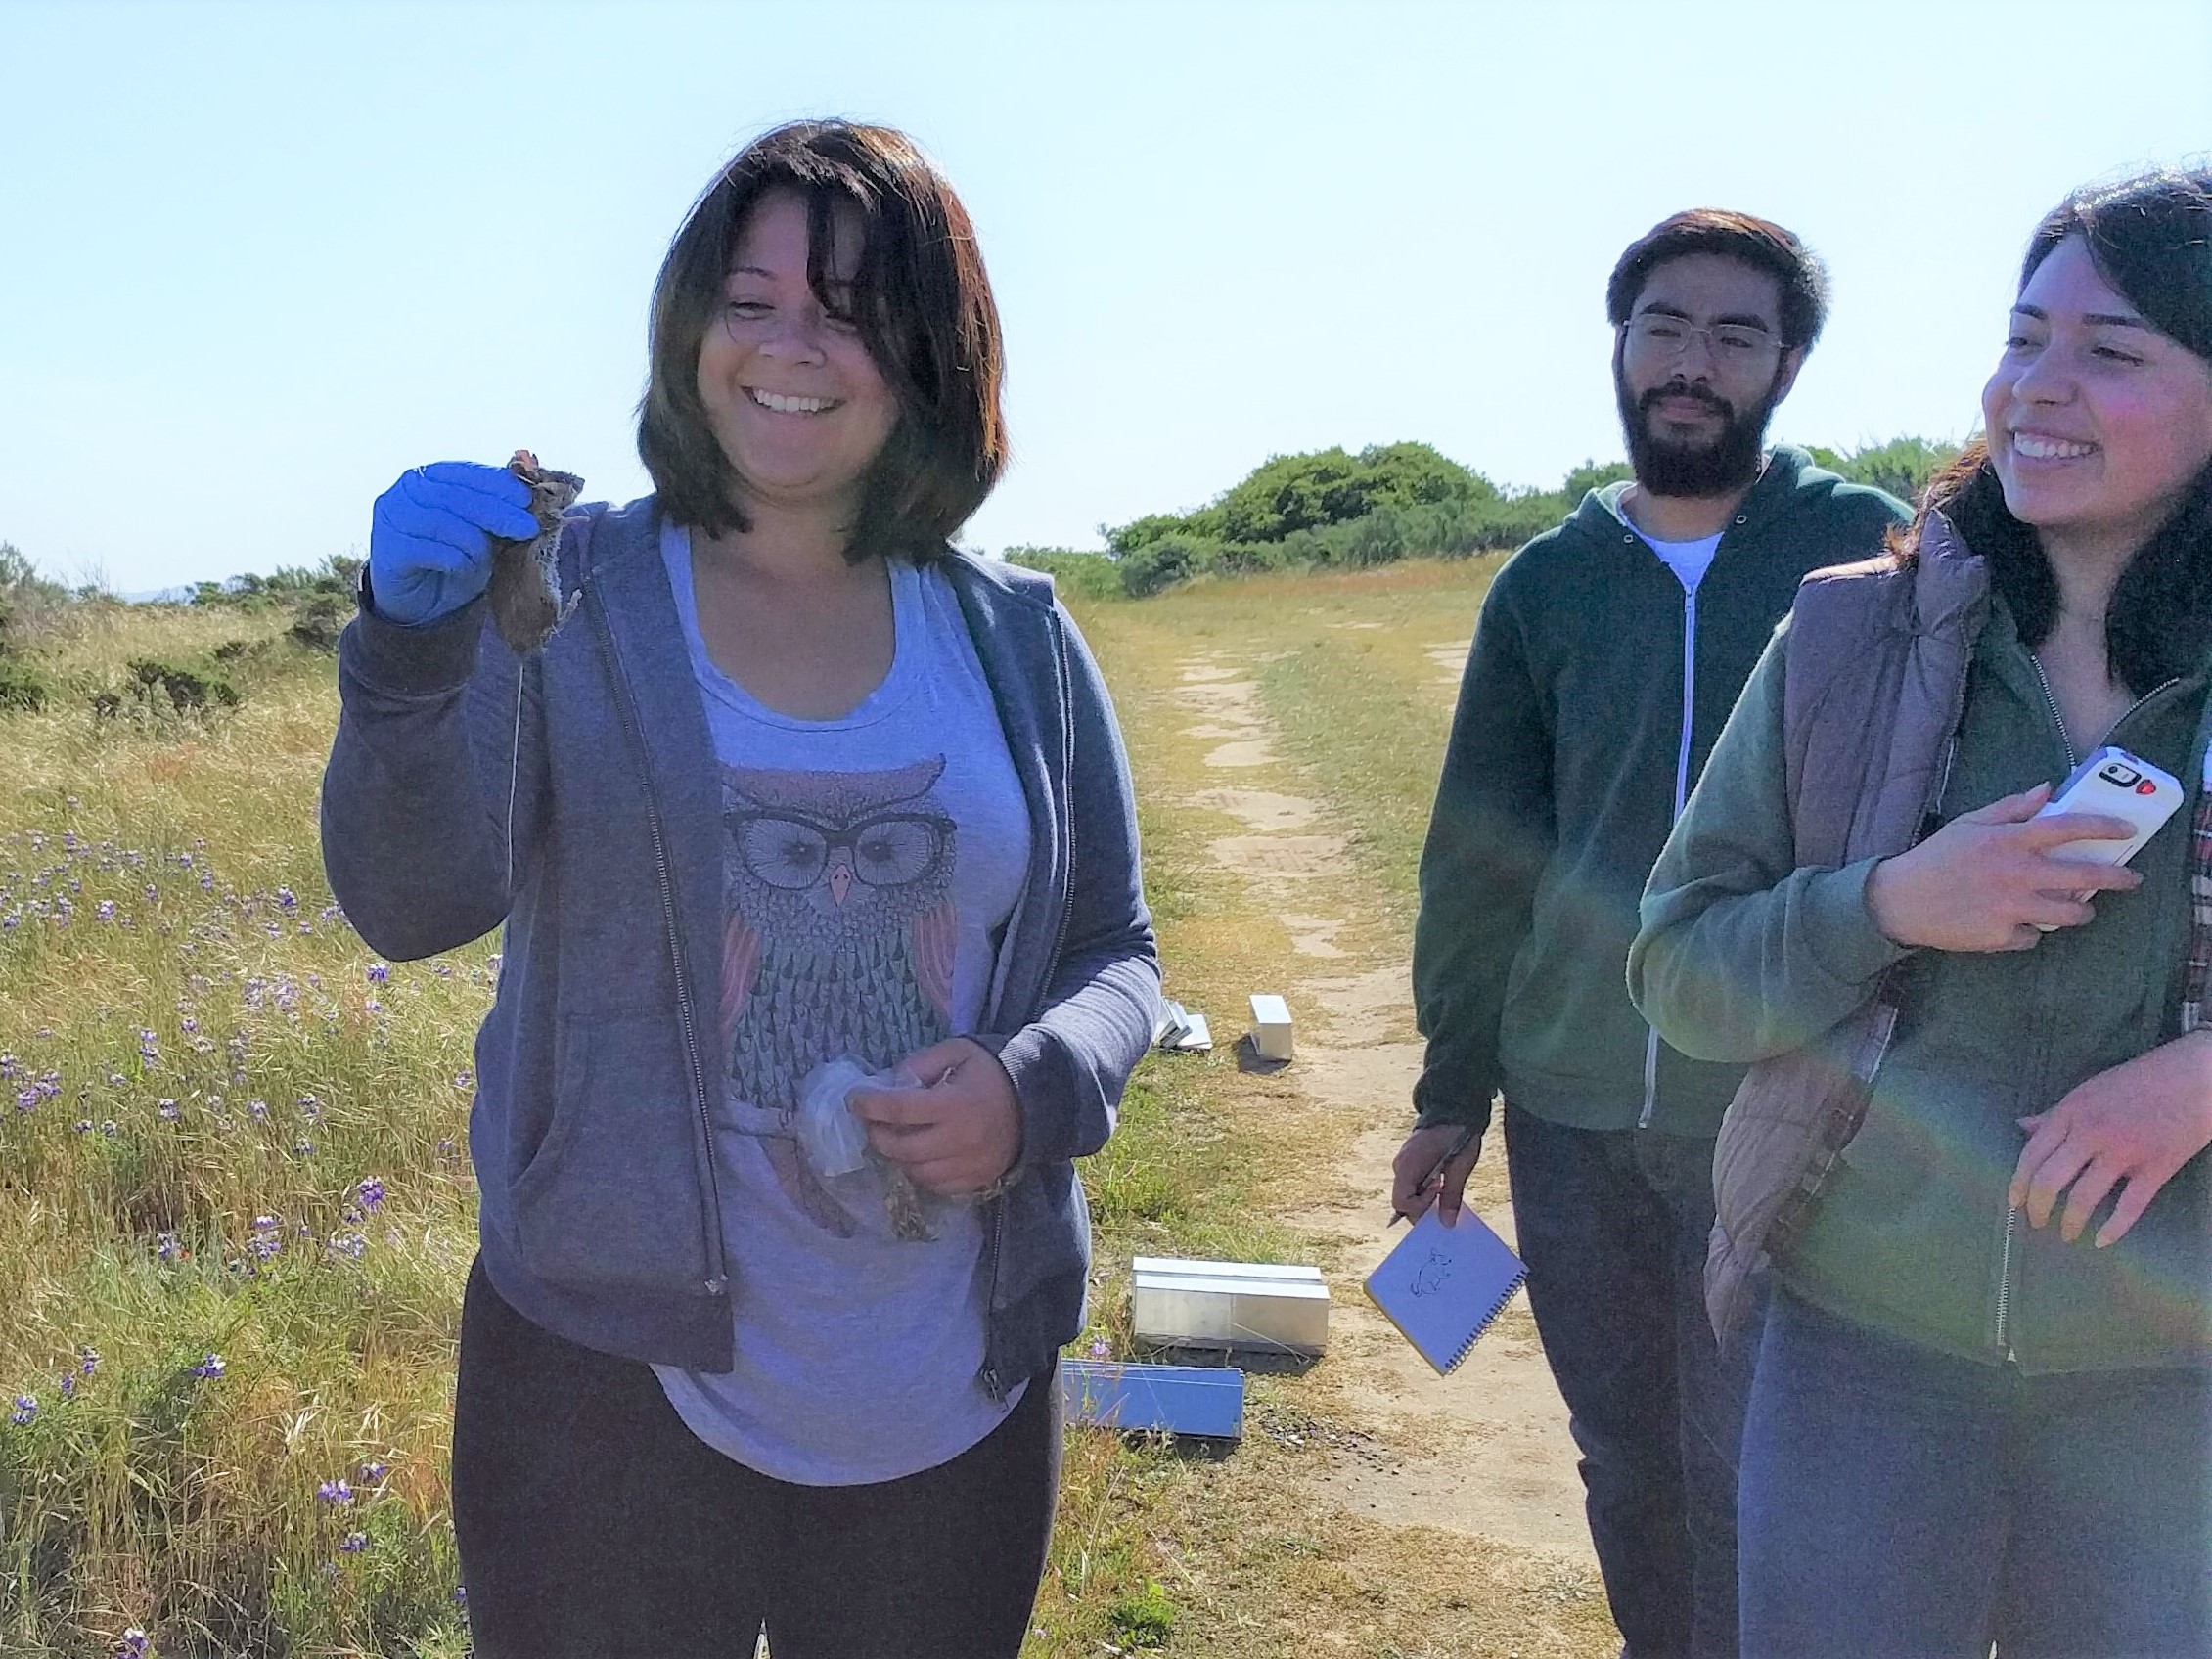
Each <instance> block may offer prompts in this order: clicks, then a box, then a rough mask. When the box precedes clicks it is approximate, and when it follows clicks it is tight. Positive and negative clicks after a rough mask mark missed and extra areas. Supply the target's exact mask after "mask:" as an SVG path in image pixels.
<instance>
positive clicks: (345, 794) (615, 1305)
mask: <svg viewBox="0 0 2212 1659" xmlns="http://www.w3.org/2000/svg"><path fill="white" fill-rule="evenodd" d="M659 526H660V513H659V509H658V506H657V503H656V502H655V499H654V498H653V497H650V496H649V497H646V498H644V499H642V500H639V501H635V502H631V503H630V504H628V505H627V506H624V507H619V508H609V507H607V506H605V505H604V504H596V505H593V506H589V507H584V508H580V509H578V510H576V512H575V513H574V514H572V515H571V516H570V518H569V520H568V523H567V524H566V526H565V527H564V532H563V535H562V539H561V544H560V572H561V582H562V586H563V590H564V592H573V593H576V594H577V595H578V596H579V599H578V603H577V608H576V611H575V614H574V615H573V616H572V617H571V618H570V620H569V621H568V623H567V625H566V626H564V627H563V628H562V629H561V631H560V632H559V633H557V634H556V635H555V636H554V637H553V639H552V641H551V642H550V643H549V644H548V645H547V646H546V648H545V649H544V650H542V651H539V652H537V653H535V654H533V655H530V656H527V657H520V658H519V657H517V656H516V655H515V654H514V653H513V652H512V651H510V650H508V649H507V647H506V646H505V645H503V644H502V643H501V642H500V640H499V638H498V636H497V635H496V634H495V633H493V632H492V631H491V630H489V629H487V628H486V627H484V625H483V622H484V614H485V611H484V605H483V603H482V602H481V601H478V602H477V603H475V604H474V605H470V606H469V607H468V608H466V609H465V610H462V611H460V612H459V613H457V614H456V615H454V616H452V617H449V618H446V619H444V620H441V621H439V622H435V623H431V624H429V625H426V626H423V627H416V628H408V627H400V626H397V625H395V624H393V623H391V622H389V621H386V620H384V619H383V618H381V617H379V616H378V615H376V613H375V611H374V609H373V607H372V606H371V605H368V604H364V605H363V606H362V609H361V613H360V614H359V615H358V616H356V617H355V619H354V620H353V622H352V623H351V624H350V625H349V626H348V627H347V629H346V631H345V635H344V638H343V640H342V641H341V643H340V645H339V697H340V704H341V711H340V715H339V728H338V736H337V740H336V741H335V743H334V744H333V747H332V751H331V761H330V767H329V769H328V771H327V772H326V773H325V775H324V779H323V801H322V833H323V858H324V863H325V865H326V867H327V869H328V871H329V874H330V881H331V887H332V890H333V891H334V892H335V893H336V894H337V895H338V899H339V903H340V904H341V905H342V906H343V907H344V909H345V912H346V915H347V917H348V918H349V919H350V920H351V921H352V923H353V925H354V926H355V927H356V928H357V929H358V930H359V931H360V933H361V936H362V937H363V938H364V939H366V940H367V941H368V942H369V943H370V944H371V945H372V946H374V947H375V948H376V949H378V950H379V951H382V952H383V953H384V954H385V955H386V956H389V957H392V958H395V959H399V960H405V959H409V958H415V957H423V956H429V955H430V954H432V953H434V952H437V951H444V950H451V949H453V948H454V947H456V946H459V945H463V944H466V943H468V942H469V941H470V940H473V939H475V938H478V937H480V936H481V935H483V934H484V933H487V932H489V931H490V930H491V929H492V928H494V927H497V926H499V925H501V924H502V923H504V924H505V926H506V935H505V940H504V956H503V960H502V962H501V965H500V974H499V988H498V995H497V998H496V1000H495V1002H494V1004H493V1006H492V1009H491V1011H490V1013H489V1014H487V1015H486V1016H485V1019H484V1022H483V1026H482V1028H481V1029H480V1030H479V1031H478V1033H477V1037H476V1099H475V1106H474V1112H473V1114H472V1117H471V1123H470V1149H471V1152H472V1155H473V1158H474V1165H475V1171H476V1180H477V1184H478V1188H479V1189H480V1193H481V1202H480V1233H481V1242H482V1253H483V1263H484V1268H485V1271H486V1272H487V1273H488V1274H489V1275H490V1278H491V1280H492V1282H493V1284H494V1285H496V1286H497V1287H498V1289H499V1292H500V1294H501V1295H502V1296H504V1297H506V1298H507V1300H508V1301H509V1302H511V1303H512V1304H513V1305H514V1306H515V1307H516V1308H517V1309H518V1310H519V1311H520V1312H521V1313H522V1314H523V1315H524V1316H526V1317H527V1318H529V1319H531V1320H532V1321H534V1322H536V1323H539V1324H541V1325H543V1326H544V1327H545V1328H547V1329H549V1330H552V1331H554V1332H556V1333H557V1334H560V1335H562V1336H565V1337H567V1338H569V1339H570V1340H572V1341H576V1342H580V1343H583V1344H584V1345H586V1346H588V1347H592V1348H597V1349H601V1350H603V1351H606V1352H609V1353H614V1354H621V1355H626V1356H629V1357H632V1358H635V1359H639V1360H649V1361H654V1362H657V1363H660V1364H666V1365H676V1366H683V1367H685V1368H690V1369H694V1370H707V1371H723V1370H728V1369H729V1368H730V1367H731V1365H732V1364H733V1355H732V1343H733V1325H732V1320H731V1317H730V1305H729V1302H728V1300H727V1298H728V1297H729V1296H731V1295H738V1296H743V1295H745V1293H746V1292H745V1285H743V1284H734V1285H733V1284H732V1283H730V1282H729V1276H728V1270H727V1267H726V1260H727V1258H726V1255H725V1252H724V1249H723V1240H722V1236H721V1221H720V1215H721V1211H720V1206H719V1204H718V1203H717V1201H716V1174H715V1169H714V1164H713V1158H712V1153H711V1145H712V1142H711V1137H710V1134H709V1119H710V1115H711V1113H712V1111H713V1109H714V1102H713V1100H712V1099H711V1097H710V1094H709V1080H710V1079H711V1078H713V1077H714V1076H716V1075H717V1068H716V1067H715V1066H714V1065H713V1063H712V1056H711V1054H709V1053H708V1050H707V1046H706V1045H707V1042H708V1033H709V1032H710V1031H711V1029H712V1024H713V1018H712V1010H713V1008H714V1006H715V1000H716V998H717V997H718V995H719V973H720V967H719V961H718V957H717V954H716V950H717V941H718V940H719V939H720V937H721V933H722V903H723V900H722V858H721V845H720V837H721V822H720V818H721V814H720V801H719V799H718V797H717V793H716V788H715V783H714V779H715V772H714V764H713V748H712V743H711V740H710V739H709V736H708V733H707V726H706V716H705V712H704V709H703V707H702V706H701V703H700V694H699V688H698V685H697V683H696V682H695V680H694V678H693V671H692V664H691V660H690V656H689V654H688V652H687V650H686V649H685V643H684V634H683V630H682V627H681V625H680V623H679V621H678V618H677V614H676V608H675V602H674V599H673V598H672V596H671V595H670V593H669V589H668V581H667V575H666V572H665V570H664V568H663V565H662V562H661V559H660V555H659V541H658V538H659ZM946 569H947V571H948V574H949V575H950V577H951V580H952V583H953V587H954V590H955V592H956V593H957V594H958V595H959V599H960V605H961V610H962V613H963V615H964V616H965V617H966V619H967V622H968V625H969V629H970V632H971V635H972V636H973V638H974V641H975V649H976V653H977V655H978V657H979V658H980V659H981V662H982V665H983V670H984V674H985V677H986V678H987V679H988V680H989V682H990V685H991V691H992V695H993V697H994V700H995V701H996V703H997V705H998V711H999V719H1000V722H1001V724H1002V726H1003V727H1004V728H1005V733H1006V740H1007V747H1008V750H1009V752H1010V753H1011V755H1012V756H1013V760H1014V766H1015V771H1016V775H1017V776H1018V777H1019V779H1020V781H1021V788H1022V793H1023V796H1024V798H1025V799H1026V801H1027V803H1028V808H1029V819H1030V858H1029V873H1028V878H1027V881H1026V882H1025V884H1024V886H1023V889H1022V893H1021V896H1020V899H1019V900H1018V902H1017V904H1016V909H1015V912H1014V915H1013V917H1012V918H1011V919H1009V921H1008V923H1007V926H1006V931H1005V935H1004V938H1003V940H1002V942H1001V945H1000V949H999V961H998V966H997V972H996V975H995V978H994V980H993V984H992V992H991V996H990V998H989V1000H988V1003H987V1006H986V1012H985V1016H984V1019H983V1024H982V1029H981V1030H980V1031H978V1032H976V1033H975V1034H974V1035H975V1036H976V1037H977V1040H978V1041H980V1042H982V1043H984V1044H985V1045H986V1046H987V1047H989V1048H991V1049H992V1050H993V1051H994V1052H996V1053H997V1054H998V1056H999V1058H1000V1060H1001V1061H1002V1062H1003V1063H1004V1064H1005V1066H1006V1069H1007V1072H1008V1075H1009V1076H1010V1077H1011V1078H1012V1079H1013V1081H1014V1088H1015V1094H1016V1099H1018V1101H1019V1103H1020V1110H1021V1129H1022V1146H1021V1153H1020V1159H1019V1162H1018V1164H1017V1166H1016V1169H1017V1176H1018V1179H1016V1181H1014V1182H1013V1183H1012V1184H1011V1185H1010V1186H1009V1187H1008V1188H1006V1190H1005V1192H1004V1194H1003V1195H1002V1196H1001V1197H999V1198H997V1199H995V1200H993V1201H992V1203H991V1206H990V1211H989V1213H988V1215H987V1216H986V1233H985V1236H986V1240H987V1243H986V1251H987V1260H986V1263H985V1272H986V1276H987V1278H988V1281H989V1284H990V1312H989V1316H988V1317H989V1324H988V1331H987V1338H986V1343H985V1360H984V1369H983V1375H982V1381H983V1383H984V1386H985V1387H987V1388H988V1389H990V1390H991V1391H992V1393H993V1394H994V1395H1001V1394H1003V1393H1004V1392H1005V1390H1006V1389H1007V1388H1009V1387H1011V1386H1012V1385H1013V1384H1014V1383H1015V1382H1016V1381H1018V1380H1019V1379H1021V1378H1023V1377H1027V1376H1031V1375H1034V1374H1035V1373H1036V1372H1038V1371H1040V1370H1042V1369H1043V1368H1045V1366H1046V1365H1047V1364H1048V1363H1049V1362H1050V1361H1051V1359H1052V1357H1053V1354H1054V1352H1055V1351H1056V1350H1057V1349H1058V1348H1059V1347H1060V1346H1061V1344H1062V1343H1064V1342H1066V1341H1068V1340H1069V1339H1071V1338H1072V1337H1073V1336H1074V1335H1075V1334H1076V1332H1077V1331H1078V1330H1079V1329H1080V1328H1081V1326H1082V1321H1083V1305H1084V1284H1085V1276H1086V1273H1087V1270H1088V1267H1089V1259H1090V1227H1089V1218H1088V1215H1087V1213H1086V1210H1085V1207H1084V1202H1083V1194H1082V1189H1081V1188H1080V1187H1079V1185H1078V1184H1077V1182H1076V1179H1075V1170H1074V1166H1073V1164H1072V1162H1071V1160H1072V1159H1074V1158H1076V1157H1079V1156H1082V1155H1084V1154H1086V1153H1089V1152H1095V1151H1097V1150H1098V1149H1099V1148H1100V1147H1101V1146H1102V1145H1104V1144H1105V1143H1106V1137H1107V1136H1108V1134H1110V1133H1111V1131H1112V1128H1113V1120H1114V1113H1115V1111H1116V1108H1117V1106H1118V1104H1119V1101H1120V1097H1121V1091H1122V1087H1123V1085H1124V1083H1125V1082H1126V1081H1127V1078H1128V1075H1129V1073H1130V1072H1131V1071H1132V1070H1133V1069H1134V1068H1135V1067H1136V1064H1137V1062H1138V1060H1139V1059H1141V1058H1142V1057H1143V1055H1144V1054H1145V1052H1146V1050H1147V1049H1148V1048H1149V1047H1150V1045H1151V1035H1152V1026H1153V1015H1154V1011H1155V1009H1156V1007H1157V1003H1158V996H1159V964H1158V958H1157V955H1156V952H1155V950H1154V946H1153V940H1152V930H1151V916H1150V914H1149V913H1148V911H1147V910H1146V907H1145V901H1144V895H1143V892H1142V890H1141V885H1140V881H1139V874H1138V856H1137V822H1136V808H1135V801H1134V795H1133V792H1132V789H1131V785H1130V779H1129V768H1128V762H1127V759H1126V756H1125V755H1124V753H1123V750H1122V745H1121V736H1120V733H1119V731H1118V729H1117V728H1116V726H1115V724H1114V719H1113V712H1112V708H1111V706H1110V704H1109V702H1108V700H1107V696H1106V686H1105V683H1104V682H1103V681H1102V680H1101V678H1100V676H1099V672H1098V668H1097V665H1096V664H1095V663H1094V662H1093V661H1092V659H1091V656H1090V653H1089V651H1088V650H1086V648H1085V647H1084V644H1083V641H1082V638H1081V636H1080V635H1079V634H1078V633H1077V632H1076V629H1075V627H1074V624H1073V623H1072V621H1070V620H1069V618H1068V616H1067V614H1066V612H1065V611H1064V610H1062V609H1061V607H1060V606H1059V605H1058V604H1056V603H1055V601H1054V600H1053V597H1052V585H1051V582H1050V581H1049V579H1047V578H1045V577H1043V576H1039V575H1036V574H1034V573H1032V572H1029V571H1024V570H1020V569H1016V568H1015V567H1012V566H1008V565H1003V564H999V563H996V562H991V563H986V562H984V561H982V560H975V559H971V558H969V557H967V556H965V555H959V554H953V555H950V556H949V557H948V561H947V565H946Z"/></svg>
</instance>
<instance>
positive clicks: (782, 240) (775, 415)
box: [699, 190, 898, 513]
mask: <svg viewBox="0 0 2212 1659" xmlns="http://www.w3.org/2000/svg"><path fill="white" fill-rule="evenodd" d="M831 231H832V242H833V247H832V248H831V251H830V257H829V259H828V260H827V261H826V263H827V266H828V277H829V280H828V282H827V283H826V285H825V286H826V287H827V288H828V290H829V300H830V302H829V303H828V304H827V305H826V304H824V302H823V300H822V299H821V298H820V297H818V296H817V295H816V294H815V292H814V291H813V289H812V288H811V287H809V286H808V283H807V276H806V267H807V255H808V251H809V247H810V243H809V236H808V228H807V203H806V202H805V200H804V199H803V198H802V197H800V196H798V195H796V194H795V193H793V192H790V191H784V190H777V191H771V192H769V193H768V194H767V195H766V196H763V197H762V198H761V199H760V202H759V204H758V205H757V206H756V207H754V209H753V210H752V214H751V216H750V217H749V218H747V219H746V220H745V226H744V228H743V229H742V230H741V231H740V232H739V235H738V239H737V245H736V247H734V248H733V249H732V251H731V255H730V264H729V269H728V270H727V272H725V274H724V276H723V279H722V303H721V306H720V309H719V311H718V312H717V314H716V316H715V317H714V319H713V320H712V321H711V322H709V323H708V324H707V328H706V333H705V335H704V336H703V337H702V338H701V339H700V347H699V393H700V400H701V401H702V402H703V403H704V404H705V405H706V418H707V423H708V425H709V426H711V427H712V428H713V430H714V435H715V438H716V439H717V440H718V441H719V442H720V443H721V446H722V452H723V454H724V455H726V456H728V457H729V460H730V465H731V466H732V467H734V468H735V469H736V470H737V473H738V477H739V479H740V480H741V482H742V485H743V488H744V490H745V495H746V497H747V498H748V499H751V500H754V501H757V502H760V503H762V504H764V505H788V506H821V507H827V508H832V509H835V510H836V511H838V512H840V513H842V512H846V511H849V510H850V508H851V507H852V506H853V504H854V503H855V502H856V501H857V499H858V495H859V486H860V483H861V481H862V479H863V478H864V477H865V476H866V475H867V472H868V469H869V467H870V466H871V465H872V464H873V463H874V462H875V460H876V457H877V456H878V455H879V454H880V452H881V450H882V448H883V444H884V441H885V440H886V439H887V438H888V437H889V436H890V433H891V427H892V426H893V425H894V424H895V423H896V421H897V419H898V401H897V399H896V397H895V396H894V395H893V394H892V392H891V389H890V387H889V386H888V385H887V384H886V383H885V381H884V380H883V376H882V372H881V371H880V369H878V368H877V366H876V362H875V359H874V358H873V357H871V356H870V355H869V352H868V347H867V345H866V343H865V342H864V341H863V339H862V337H861V335H860V331H859V330H858V329H857V328H856V327H854V325H853V323H852V322H851V320H850V310H849V307H850V299H851V291H852V279H853V275H854V273H855V272H856V271H857V270H858V269H859V267H860V254H861V237H862V234H863V232H862V226H861V218H860V214H859V212H858V210H857V209H855V208H853V207H851V206H849V205H847V204H845V203H842V202H840V203H838V204H837V205H836V207H835V209H834V211H833V212H832V214H831Z"/></svg>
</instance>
